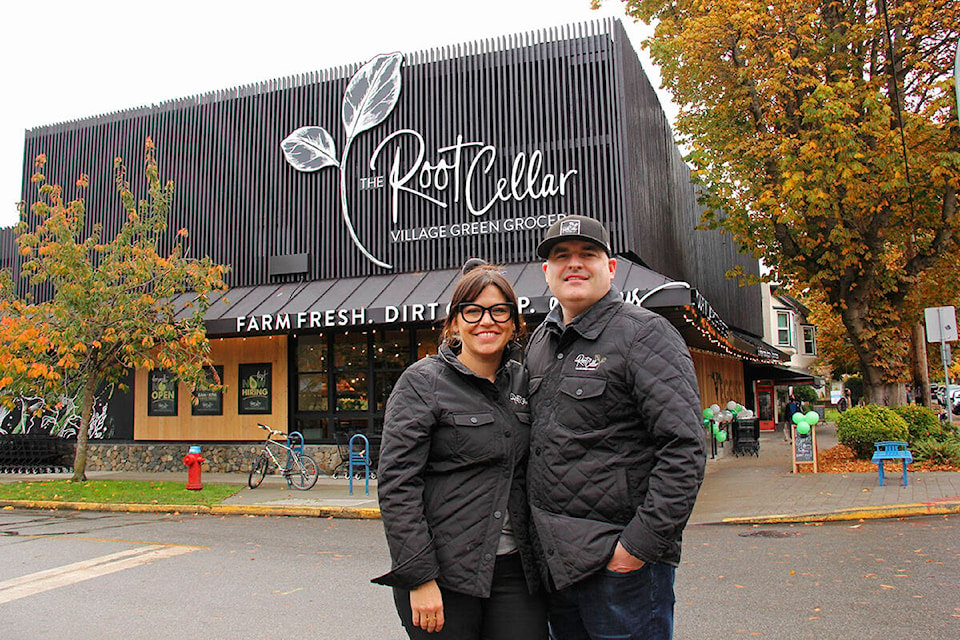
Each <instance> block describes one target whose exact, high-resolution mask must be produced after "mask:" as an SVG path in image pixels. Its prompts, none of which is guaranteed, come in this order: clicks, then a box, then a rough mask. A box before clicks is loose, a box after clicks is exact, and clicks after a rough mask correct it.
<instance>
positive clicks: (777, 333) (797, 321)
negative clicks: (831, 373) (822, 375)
mask: <svg viewBox="0 0 960 640" xmlns="http://www.w3.org/2000/svg"><path fill="white" fill-rule="evenodd" d="M760 287H761V294H762V301H763V339H764V341H766V342H768V343H769V344H771V345H773V346H774V347H776V348H777V349H778V350H779V351H781V352H782V353H783V354H784V355H785V356H787V357H789V360H788V361H787V362H785V363H784V366H783V367H782V368H783V371H782V372H781V374H780V375H779V376H778V377H777V378H776V379H775V381H774V382H775V385H774V386H775V387H776V392H775V397H776V403H775V405H776V407H775V409H776V412H777V415H776V416H775V418H774V420H776V421H777V422H781V423H783V422H786V421H787V420H788V416H786V415H785V407H786V405H787V402H789V399H790V388H791V387H793V386H794V385H813V386H822V385H823V380H821V379H819V378H817V377H815V375H814V373H813V366H814V364H816V362H817V327H816V325H814V324H813V323H811V322H810V321H809V319H808V316H809V315H810V310H809V309H808V308H807V307H806V306H805V305H804V304H803V303H802V302H800V301H799V300H797V299H796V298H794V297H792V296H790V295H787V294H786V293H784V292H783V289H782V288H781V287H780V285H779V284H777V283H769V282H764V283H762V284H761V285H760Z"/></svg>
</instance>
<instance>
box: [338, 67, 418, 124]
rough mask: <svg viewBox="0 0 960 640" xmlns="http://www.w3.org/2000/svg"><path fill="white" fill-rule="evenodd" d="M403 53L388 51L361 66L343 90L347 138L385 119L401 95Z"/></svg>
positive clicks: (344, 122)
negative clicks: (344, 90)
mask: <svg viewBox="0 0 960 640" xmlns="http://www.w3.org/2000/svg"><path fill="white" fill-rule="evenodd" d="M402 61H403V56H402V55H401V54H399V53H385V54H381V55H379V56H377V57H376V58H373V59H372V60H370V61H369V62H367V63H366V64H365V65H363V66H362V67H360V70H359V71H357V72H356V73H355V74H354V75H353V77H352V78H350V83H349V84H348V85H347V90H346V92H345V93H344V94H343V128H344V130H345V131H346V133H347V139H350V138H353V137H354V136H356V135H357V134H358V133H360V132H361V131H366V130H367V129H370V128H371V127H375V126H377V125H378V124H380V123H381V122H383V121H384V120H385V119H386V118H387V116H388V115H390V112H391V111H392V110H393V108H394V107H395V106H396V104H397V100H398V99H399V98H400V63H401V62H402Z"/></svg>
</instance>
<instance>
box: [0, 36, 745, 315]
mask: <svg viewBox="0 0 960 640" xmlns="http://www.w3.org/2000/svg"><path fill="white" fill-rule="evenodd" d="M359 67H360V64H356V65H348V66H341V67H337V68H335V69H328V70H324V71H321V72H318V73H310V74H305V75H302V76H297V77H291V78H286V79H283V80H279V81H271V82H266V83H263V84H261V85H256V86H249V87H241V88H238V89H233V90H227V91H219V92H214V93H211V94H206V95H203V96H195V97H189V98H184V99H181V100H176V101H172V102H169V103H164V104H162V105H158V106H153V107H145V108H140V109H133V110H129V111H125V112H120V113H114V114H109V115H106V116H100V117H96V118H90V119H87V120H83V121H76V122H70V123H64V124H60V125H53V126H50V127H41V128H38V129H35V130H32V131H29V132H27V135H26V144H25V149H26V151H27V153H26V154H25V159H24V165H25V171H24V174H25V178H24V198H25V199H26V200H27V201H28V202H29V201H31V200H32V199H33V192H32V189H31V187H32V185H30V184H29V174H30V173H32V171H30V168H31V167H30V162H32V158H33V157H34V156H35V155H36V154H37V153H40V152H45V153H47V155H48V158H50V161H51V162H50V165H48V169H47V172H46V173H47V175H48V176H49V177H50V179H51V180H52V181H54V182H58V183H60V184H63V185H65V186H66V185H72V183H73V180H74V179H75V178H76V176H77V175H78V174H79V173H80V172H81V171H83V172H86V173H88V174H89V175H90V178H91V187H90V189H89V190H88V210H89V211H90V215H89V221H88V222H89V224H90V225H92V224H93V223H94V222H96V221H102V222H103V223H104V232H105V234H107V235H109V234H111V233H116V231H117V229H119V225H120V224H121V223H122V221H123V219H124V218H125V214H124V213H123V212H122V211H121V210H120V209H121V208H120V205H119V200H118V198H117V196H116V193H115V189H114V187H113V180H112V176H113V169H112V161H113V157H114V156H122V157H123V158H124V159H125V160H126V161H127V165H128V167H129V172H128V176H127V177H128V179H129V181H130V183H131V186H132V187H133V189H134V191H135V193H137V194H138V195H142V194H143V193H145V185H144V184H143V179H142V169H141V166H142V164H141V162H142V152H143V141H144V138H145V137H146V136H147V135H152V136H154V138H155V140H154V141H155V143H156V145H157V156H158V159H159V161H160V167H161V175H162V177H163V178H165V179H171V180H173V181H174V183H175V184H176V195H175V198H176V202H175V204H174V211H173V213H172V215H171V225H170V232H171V234H172V233H175V232H176V229H177V228H179V227H180V226H185V227H187V228H188V229H189V231H190V238H191V240H190V247H191V253H192V255H210V256H211V258H213V259H214V260H216V261H218V262H222V263H227V264H229V265H230V266H231V269H232V271H231V273H230V275H229V276H228V280H229V282H230V284H231V285H232V286H249V285H254V284H261V283H268V282H283V281H293V280H301V279H304V280H320V279H331V278H341V277H353V276H363V275H372V274H378V273H383V270H382V269H380V268H379V267H377V266H375V265H373V264H372V263H371V262H369V261H368V260H367V259H366V258H364V257H363V256H362V255H361V254H360V252H359V251H358V250H357V248H356V247H355V246H354V244H353V243H352V241H351V240H350V239H349V237H348V235H347V233H346V229H345V225H344V222H343V219H342V213H341V207H340V198H339V181H338V175H337V171H336V170H335V169H332V168H326V169H322V170H320V171H317V172H314V173H300V172H297V171H295V170H294V169H293V168H292V167H291V166H290V165H288V164H287V163H286V161H285V160H284V159H283V156H282V152H281V149H280V141H281V140H282V139H283V138H284V137H286V136H287V135H288V134H290V133H291V132H293V131H294V130H295V129H297V128H299V127H302V126H308V125H312V126H322V127H324V128H325V129H326V130H327V131H328V132H329V133H330V134H331V136H332V137H333V139H334V141H335V144H336V146H337V153H338V154H342V152H343V145H344V143H345V140H344V136H343V125H342V122H341V103H342V98H343V92H344V90H345V88H346V86H347V82H348V81H349V79H350V77H351V76H352V75H353V73H355V72H356V70H357V69H358V68H359ZM401 74H402V78H403V87H402V92H401V95H400V100H399V103H398V106H397V108H396V109H395V110H394V111H393V112H392V113H391V114H390V116H389V117H388V118H387V120H386V121H385V122H384V123H383V124H381V125H379V126H378V127H377V128H376V130H373V131H370V132H367V133H364V134H361V135H360V136H358V137H357V139H356V140H355V141H354V144H353V148H352V150H351V154H350V155H351V157H350V158H348V159H347V161H346V166H345V167H344V170H345V171H346V172H347V173H346V176H347V188H348V190H349V194H348V198H347V200H348V203H349V206H350V214H351V219H352V220H353V225H354V229H355V230H356V233H357V234H358V236H359V237H360V239H361V241H362V242H363V244H364V246H365V247H367V249H369V250H370V251H371V253H373V254H374V255H375V256H377V257H378V258H380V259H383V260H385V261H387V262H389V263H391V264H393V265H394V270H393V271H394V272H403V271H420V270H423V271H426V270H434V269H440V268H450V267H456V266H459V265H460V264H462V262H463V261H464V260H465V259H466V258H468V257H472V256H474V255H480V256H483V257H485V258H487V259H490V260H491V261H496V262H503V263H511V262H526V261H529V260H535V259H536V258H535V255H534V250H535V247H536V244H537V241H538V239H539V237H540V236H541V235H542V230H534V231H531V232H525V233H508V234H500V235H493V236H479V235H474V236H467V237H465V238H464V237H460V238H449V239H447V240H444V241H438V240H426V241H418V242H404V243H392V242H391V241H390V239H389V233H388V230H389V229H393V228H414V227H427V226H435V225H442V224H449V223H452V222H472V221H474V218H473V216H470V215H469V213H468V212H467V211H466V208H465V206H464V197H465V194H461V202H460V203H453V202H452V197H451V196H452V189H451V190H449V191H448V192H446V193H443V194H438V193H436V192H434V191H431V190H428V189H422V188H420V187H417V188H418V189H419V190H421V191H424V192H427V193H429V194H430V195H433V196H435V197H441V198H442V199H444V200H445V201H447V202H448V207H447V208H446V209H442V208H440V207H437V206H436V205H433V204H430V203H427V202H426V201H425V200H423V199H421V198H416V197H412V196H407V195H405V194H402V195H401V198H400V205H401V212H400V216H401V219H400V221H399V223H398V225H396V227H394V226H393V225H392V224H391V225H387V224H386V222H387V220H388V218H389V215H390V197H389V190H388V189H387V188H383V189H379V190H377V189H374V190H364V191H360V190H359V189H358V186H359V184H358V182H357V179H358V178H359V177H370V176H371V175H373V174H374V173H375V172H373V171H371V170H370V168H369V167H368V166H366V164H365V163H363V162H361V160H362V159H366V158H369V156H370V154H371V153H372V151H373V149H374V148H375V147H376V145H377V144H378V143H379V142H380V140H381V139H382V137H383V136H385V135H386V134H387V133H389V132H392V131H394V130H397V129H400V128H412V129H416V130H418V131H421V132H422V133H423V136H424V141H425V144H426V158H425V159H426V160H428V161H431V162H433V161H435V160H437V159H439V158H438V157H437V155H436V152H435V149H436V148H437V147H440V146H446V145H450V144H453V143H454V142H455V141H456V136H457V135H458V134H462V135H463V136H464V140H465V141H467V142H469V141H483V142H484V143H486V144H490V145H493V146H494V147H496V149H497V153H498V158H497V163H496V165H495V168H494V170H493V171H492V172H491V176H492V177H494V178H496V177H501V176H504V177H507V178H509V176H510V171H511V163H512V161H513V158H514V157H515V156H516V154H518V153H521V152H522V153H525V154H526V155H527V158H528V160H529V155H530V153H532V152H533V150H535V149H539V150H540V151H541V152H542V153H543V171H544V172H551V173H554V174H556V175H560V174H562V173H563V172H565V171H567V170H570V169H577V171H578V173H577V175H576V176H575V177H574V178H573V179H572V180H571V181H570V182H569V183H568V187H569V192H568V195H567V196H566V197H565V198H563V199H561V198H556V199H553V200H551V199H543V200H533V199H527V200H525V201H523V202H513V201H511V202H507V203H498V204H497V205H495V206H494V208H493V209H492V210H491V212H490V214H489V215H488V216H486V218H492V219H506V218H513V217H526V216H535V215H539V214H542V213H582V214H586V215H592V216H596V217H598V218H600V219H601V220H603V221H604V222H605V223H606V224H607V225H608V227H609V228H610V231H611V235H612V239H613V242H614V248H615V250H618V251H626V250H632V251H634V252H636V253H638V254H639V255H640V256H641V257H642V258H643V259H644V260H645V261H646V262H647V263H648V264H649V265H650V266H651V267H652V268H654V269H657V270H658V271H661V272H663V273H665V274H666V275H669V276H671V277H675V278H677V279H685V280H687V281H688V282H690V283H691V284H693V285H694V286H697V287H698V288H699V289H700V290H701V292H702V293H704V295H706V296H707V298H708V299H709V300H710V301H711V303H712V304H713V305H714V306H715V307H716V308H717V309H718V311H720V312H721V315H722V316H723V317H724V318H725V319H727V320H728V322H729V323H730V324H733V325H735V326H739V327H741V328H745V329H747V330H752V329H754V327H753V325H754V324H759V320H757V321H756V322H753V321H752V320H751V319H750V317H749V316H750V315H752V314H753V309H754V308H756V309H757V310H758V309H759V294H758V293H757V295H756V296H753V294H752V293H750V292H749V291H748V290H738V289H737V288H736V286H735V284H731V283H729V282H727V281H726V280H725V279H723V277H722V274H723V273H724V272H725V271H726V270H727V269H729V268H730V267H731V266H733V265H734V264H740V263H744V264H746V265H747V266H748V269H752V268H754V267H755V264H756V262H755V261H753V260H752V259H749V258H743V257H740V256H738V255H737V254H736V251H735V248H733V247H732V246H731V244H730V242H729V240H726V241H724V239H723V238H717V237H711V236H710V235H709V234H706V233H704V232H694V231H693V226H695V224H696V221H697V220H698V218H699V207H698V205H697V203H696V198H695V195H694V192H693V189H692V186H691V185H690V182H689V171H688V169H687V167H686V165H685V164H684V163H683V160H682V158H681V157H680V155H679V152H678V151H677V150H676V149H675V147H674V146H673V143H672V134H671V132H670V128H669V125H668V123H667V121H666V118H665V117H664V116H663V114H662V111H661V109H660V105H659V101H658V100H657V97H656V94H655V92H654V91H653V88H652V87H651V86H650V84H649V81H648V80H647V79H646V77H645V76H644V75H643V71H642V69H641V67H640V64H639V61H638V60H637V58H636V54H635V53H634V52H633V50H632V48H631V47H630V45H629V42H628V39H627V37H626V33H625V31H624V29H623V27H622V25H621V24H620V23H619V22H617V21H612V20H607V21H604V22H603V23H602V24H601V23H592V24H589V25H586V26H584V25H574V26H570V27H563V28H560V29H553V30H548V31H542V32H530V33H525V34H519V35H517V36H507V37H501V38H496V39H488V40H485V41H481V42H475V43H469V44H465V45H458V46H453V47H446V48H443V49H435V50H432V51H427V52H423V53H419V54H413V55H408V56H406V57H405V62H404V65H403V67H402V68H401ZM399 147H400V148H401V149H402V150H403V153H404V154H405V157H406V158H408V159H409V157H410V155H411V153H412V152H413V146H412V144H410V142H409V141H401V142H400V143H399ZM385 151H389V150H385ZM467 157H469V155H468V156H467ZM28 159H29V160H28ZM388 170H389V165H388V163H386V162H384V159H383V158H381V165H380V166H379V167H378V169H377V173H378V174H379V175H385V174H386V173H387V171H388ZM490 182H491V183H492V182H493V181H492V180H491V181H490ZM494 189H495V184H485V185H483V187H482V188H480V189H478V190H477V195H479V196H480V197H483V198H489V197H490V196H491V195H492V193H493V191H494ZM480 219H485V218H480ZM166 242H167V245H168V246H169V240H167V241H166ZM0 246H5V245H0ZM6 251H9V249H7V250H6ZM291 253H308V254H309V258H310V259H309V262H310V268H309V271H308V273H306V274H302V275H292V276H284V277H283V278H271V277H270V276H269V274H268V262H269V258H270V256H273V255H285V254H291ZM3 260H4V261H5V262H13V263H15V264H19V262H18V260H19V258H18V256H16V255H14V256H13V257H12V258H8V257H6V256H5V257H3ZM754 297H755V298H756V303H755V304H754V301H753V298H754ZM745 298H748V300H746V302H745V300H744V299H745ZM755 316H756V317H757V318H759V313H758V312H757V313H756V314H755ZM756 328H759V327H756ZM754 332H755V333H760V332H759V331H754Z"/></svg>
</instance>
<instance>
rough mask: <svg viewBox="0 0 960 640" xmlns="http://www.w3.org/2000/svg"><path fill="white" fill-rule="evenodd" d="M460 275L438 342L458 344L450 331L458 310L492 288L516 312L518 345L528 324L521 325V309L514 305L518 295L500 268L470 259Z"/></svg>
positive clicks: (514, 317) (515, 327) (515, 323)
mask: <svg viewBox="0 0 960 640" xmlns="http://www.w3.org/2000/svg"><path fill="white" fill-rule="evenodd" d="M462 272H463V275H462V276H461V277H460V282H458V283H457V286H456V288H454V290H453V295H452V296H451V297H450V312H449V313H448V314H447V318H446V320H444V321H443V329H442V330H441V332H440V339H441V340H446V341H447V342H449V343H450V344H456V343H457V341H458V338H457V337H456V336H455V334H454V331H453V321H454V319H456V317H457V313H458V311H457V308H458V307H459V305H460V304H462V303H464V302H473V301H474V300H476V299H477V298H479V297H480V294H481V293H483V290H484V289H486V288H487V287H488V286H490V285H491V284H492V285H493V286H495V287H496V288H497V289H500V292H501V293H503V297H504V298H506V299H507V302H508V303H510V304H512V305H513V308H514V309H515V310H516V314H515V315H514V316H513V326H514V332H513V340H514V341H516V342H519V341H520V339H521V338H522V337H523V336H524V335H525V334H526V331H527V324H526V322H524V320H523V316H521V315H520V305H519V304H518V303H517V294H516V293H514V291H513V287H512V286H511V285H510V282H509V281H508V280H507V278H506V276H504V275H503V268H502V267H499V266H496V265H492V264H487V263H486V262H485V261H483V260H481V259H479V258H471V259H469V260H467V262H466V263H464V265H463V269H462Z"/></svg>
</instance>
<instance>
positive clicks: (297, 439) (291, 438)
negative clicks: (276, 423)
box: [287, 431, 306, 488]
mask: <svg viewBox="0 0 960 640" xmlns="http://www.w3.org/2000/svg"><path fill="white" fill-rule="evenodd" d="M287 446H288V447H290V453H288V454H287V472H288V473H289V471H290V469H292V468H293V456H292V455H291V453H293V451H296V452H297V453H299V454H300V455H303V454H304V453H306V447H305V446H304V443H303V434H302V433H300V432H299V431H291V432H290V433H288V434H287ZM292 486H293V482H291V480H290V478H289V477H288V478H287V487H288V488H289V487H292Z"/></svg>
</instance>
